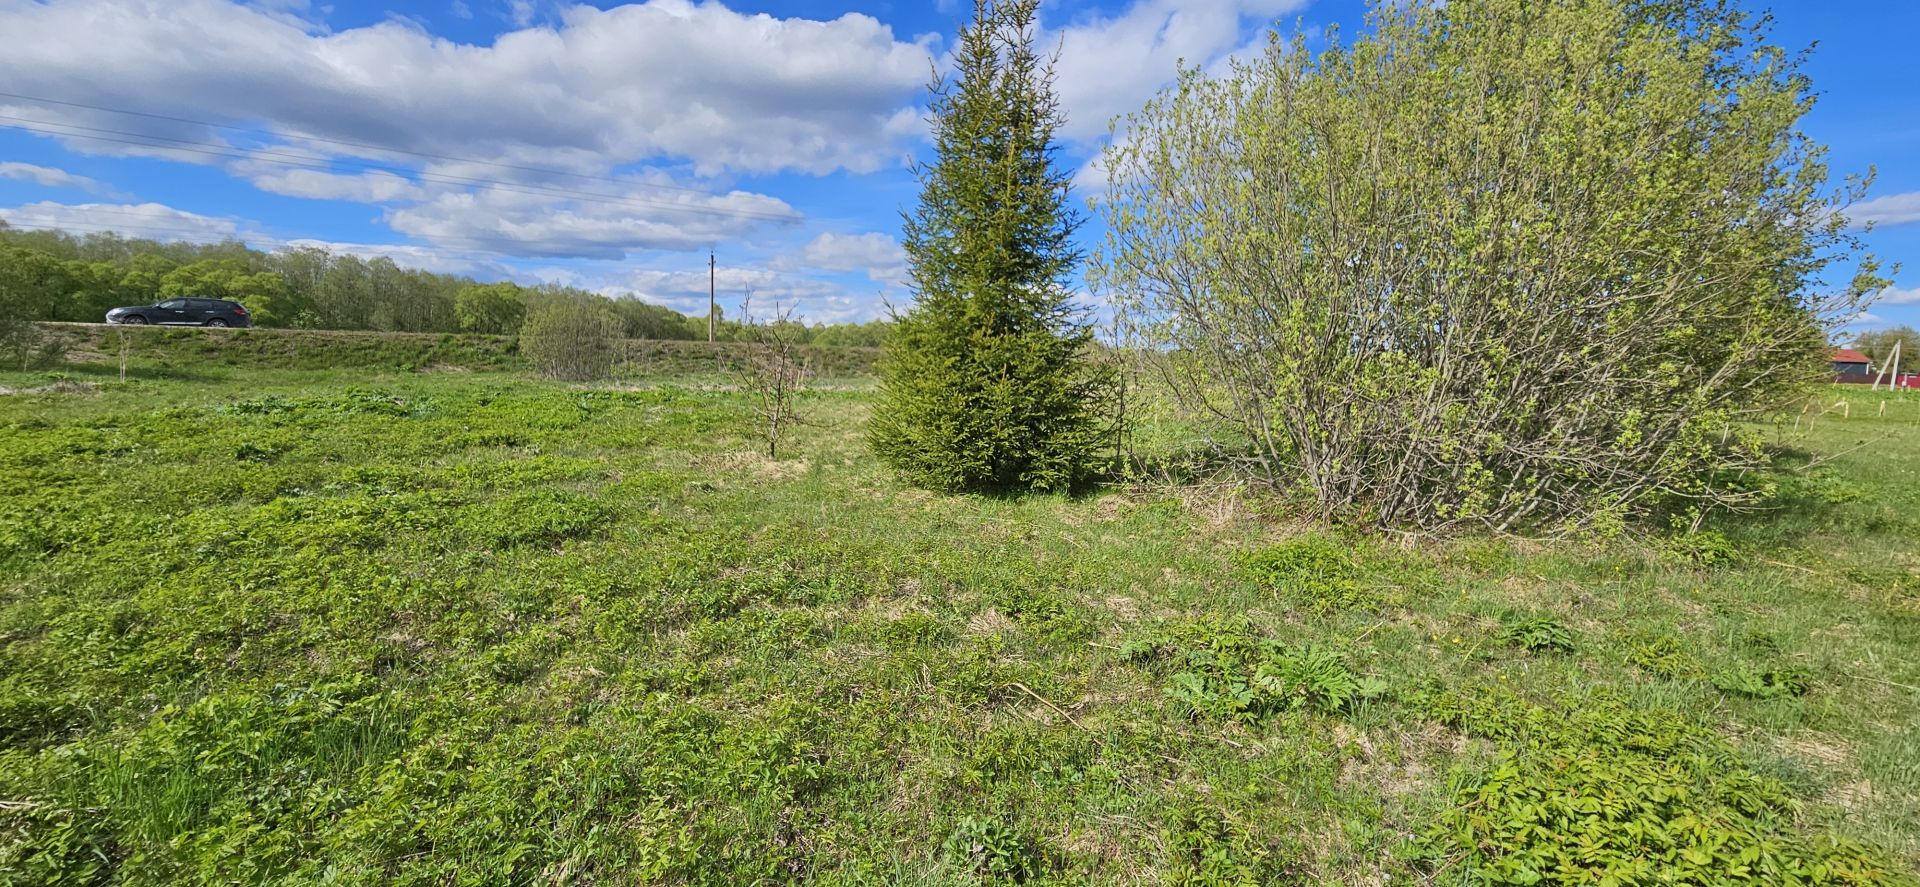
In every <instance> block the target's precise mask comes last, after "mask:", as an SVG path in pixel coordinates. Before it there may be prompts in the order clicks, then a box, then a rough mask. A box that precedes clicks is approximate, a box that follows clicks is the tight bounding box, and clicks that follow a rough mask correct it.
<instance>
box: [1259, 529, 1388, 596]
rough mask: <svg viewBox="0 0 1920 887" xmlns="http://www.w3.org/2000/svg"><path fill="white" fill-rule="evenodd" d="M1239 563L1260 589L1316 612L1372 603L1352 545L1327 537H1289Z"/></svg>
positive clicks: (1370, 593) (1369, 590) (1369, 591)
mask: <svg viewBox="0 0 1920 887" xmlns="http://www.w3.org/2000/svg"><path fill="white" fill-rule="evenodd" d="M1240 565H1241V568H1242V569H1243V570H1244V571H1245V572H1246V573H1247V575H1248V576H1249V577H1250V578H1251V579H1252V580H1253V581H1254V582H1255V583H1257V584H1259V585H1260V587H1261V588H1264V589H1267V590H1269V591H1272V592H1274V593H1277V594H1279V595H1281V596H1282V597H1284V598H1287V599H1289V600H1292V601H1294V602H1296V603H1300V604H1302V605H1305V606H1306V607H1308V608H1310V609H1312V610H1314V611H1315V612H1321V613H1324V612H1327V611H1329V610H1345V609H1352V608H1355V607H1359V606H1362V605H1368V604H1372V603H1375V599H1374V595H1373V593H1372V591H1371V589H1369V588H1368V587H1367V586H1366V585H1365V584H1363V583H1362V581H1361V578H1360V569H1359V567H1358V566H1357V565H1356V564H1355V563H1354V560H1353V551H1352V549H1351V547H1349V546H1347V545H1344V544H1342V543H1341V542H1340V541H1339V540H1336V539H1332V538H1329V537H1326V536H1302V537H1300V538H1298V539H1289V540H1287V541H1285V542H1282V543H1280V544H1278V545H1273V546H1270V547H1267V548H1264V549H1261V550H1259V551H1255V552H1253V553H1251V554H1248V555H1246V556H1244V557H1242V558H1241V560H1240Z"/></svg>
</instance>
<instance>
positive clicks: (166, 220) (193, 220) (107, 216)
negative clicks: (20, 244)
mask: <svg viewBox="0 0 1920 887" xmlns="http://www.w3.org/2000/svg"><path fill="white" fill-rule="evenodd" d="M0 219H4V220H5V221H6V222H7V224H9V225H18V226H21V227H26V228H57V229H60V230H63V231H67V232H69V233H73V234H94V233H99V232H103V231H117V232H119V233H121V234H123V235H125V236H127V237H132V238H140V239H144V240H184V241H190V242H195V243H217V242H219V241H222V240H235V239H240V238H241V237H242V224H241V222H239V221H238V220H235V219H222V218H215V217H213V216H203V215H200V214H199V213H191V212H187V211H186V210H181V209H174V208H173V207H170V206H166V205H163V204H159V203H137V204H135V203H80V204H67V203H54V202H52V201H41V202H39V203H29V204H26V205H23V206H15V207H0Z"/></svg>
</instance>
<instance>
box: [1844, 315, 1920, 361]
mask: <svg viewBox="0 0 1920 887" xmlns="http://www.w3.org/2000/svg"><path fill="white" fill-rule="evenodd" d="M1895 345H1899V346H1900V368H1901V370H1902V371H1903V372H1904V371H1905V370H1906V369H1907V368H1908V367H1920V331H1916V330H1915V329H1914V328H1913V327H1910V326H1906V325H1904V324H1903V325H1901V326H1895V327H1887V328H1886V329H1878V330H1868V331H1866V332H1864V333H1861V334H1860V335H1858V336H1856V337H1854V340H1853V347H1855V348H1858V349H1860V351H1861V353H1863V354H1865V355H1866V356H1867V357H1869V358H1871V359H1872V360H1873V364H1874V366H1873V369H1874V371H1875V372H1879V371H1880V369H1881V368H1882V366H1885V367H1886V368H1888V369H1891V368H1892V361H1893V348H1894V346H1895Z"/></svg>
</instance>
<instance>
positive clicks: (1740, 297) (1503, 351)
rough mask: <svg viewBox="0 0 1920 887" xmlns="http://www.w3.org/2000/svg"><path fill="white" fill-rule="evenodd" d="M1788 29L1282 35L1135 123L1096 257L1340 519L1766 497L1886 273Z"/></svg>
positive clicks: (1516, 19)
mask: <svg viewBox="0 0 1920 887" xmlns="http://www.w3.org/2000/svg"><path fill="white" fill-rule="evenodd" d="M1767 21H1768V20H1767V18H1766V17H1765V16H1764V15H1761V14H1758V13H1749V12H1748V11H1746V10H1745V9H1744V7H1742V6H1741V5H1739V4H1732V3H1722V2H1715V0H1680V2H1638V0H1549V2H1541V0H1464V2H1459V0H1456V2H1441V0H1415V2H1406V3H1380V4H1376V5H1375V7H1374V12H1373V14H1372V16H1371V17H1370V20H1369V24H1370V25H1371V27H1370V29H1369V30H1368V31H1366V32H1365V33H1364V34H1362V35H1361V36H1360V37H1359V38H1358V39H1356V40H1354V41H1352V42H1351V43H1344V42H1342V41H1340V40H1338V39H1334V40H1330V41H1328V45H1327V46H1326V47H1325V48H1324V49H1321V48H1319V47H1317V46H1311V45H1309V43H1308V40H1307V38H1306V37H1305V36H1304V35H1296V36H1294V37H1293V38H1292V39H1286V38H1284V37H1282V36H1280V35H1278V34H1276V35H1275V36H1274V39H1273V40H1271V41H1270V42H1269V44H1268V45H1267V47H1266V49H1265V52H1264V53H1263V54H1260V55H1258V56H1257V57H1253V58H1250V59H1248V60H1246V61H1241V62H1236V63H1235V64H1233V65H1231V66H1229V67H1228V69H1227V70H1225V71H1224V72H1220V73H1218V74H1215V73H1214V72H1210V71H1208V70H1202V69H1200V68H1197V67H1196V68H1192V69H1189V70H1187V71H1186V72H1184V73H1183V75H1182V77H1181V79H1180V81H1179V83H1178V84H1176V85H1175V86H1172V87H1170V88H1169V89H1168V90H1167V91H1165V92H1164V93H1162V94H1161V95H1160V96H1159V97H1158V98H1156V99H1155V100H1153V101H1152V102H1151V103H1150V104H1149V105H1148V106H1147V107H1146V108H1145V109H1144V110H1142V111H1141V112H1139V113H1138V114H1135V115H1132V116H1131V117H1129V118H1127V119H1126V120H1125V121H1124V122H1123V123H1122V124H1120V125H1119V129H1118V130H1117V132H1118V133H1120V134H1121V135H1122V136H1123V137H1116V138H1115V139H1114V140H1113V146H1112V148H1111V149H1110V150H1109V151H1108V153H1107V155H1106V158H1105V160H1106V167H1107V169H1108V172H1109V178H1110V180H1111V187H1110V189H1109V191H1108V193H1107V196H1106V197H1104V198H1103V199H1102V202H1101V206H1102V210H1103V212H1104V215H1105V219H1106V222H1107V226H1106V227H1107V229H1108V232H1109V235H1108V238H1107V241H1106V243H1105V245H1104V246H1103V247H1102V248H1101V249H1100V250H1099V251H1098V253H1097V255H1096V257H1095V261H1094V262H1093V266H1094V268H1093V270H1094V274H1093V275H1092V276H1093V278H1094V280H1095V281H1096V286H1098V287H1100V288H1102V289H1104V290H1105V291H1108V292H1112V293H1115V294H1117V295H1118V296H1119V297H1120V298H1121V299H1122V302H1123V304H1122V308H1123V311H1124V314H1125V315H1126V317H1127V320H1128V323H1129V328H1130V329H1132V330H1134V331H1136V332H1137V333H1138V335H1139V337H1140V338H1141V340H1142V341H1140V342H1139V345H1140V347H1141V349H1142V351H1143V352H1145V353H1148V354H1151V355H1154V356H1155V358H1156V359H1157V360H1158V362H1159V363H1161V364H1162V365H1163V367H1164V369H1165V370H1166V371H1167V372H1166V374H1165V375H1166V378H1167V379H1168V380H1169V381H1170V382H1171V383H1172V385H1173V386H1174V389H1175V391H1176V393H1177V394H1178V395H1179V396H1180V397H1181V399H1182V401H1183V403H1184V405H1185V406H1187V407H1188V408H1189V409H1190V410H1191V411H1192V412H1193V414H1195V415H1197V416H1200V417H1203V418H1205V419H1207V420H1209V421H1208V424H1210V425H1213V426H1215V427H1216V434H1218V435H1219V436H1220V437H1221V438H1222V439H1226V440H1233V441H1239V442H1242V443H1243V448H1242V449H1241V451H1240V452H1238V453H1237V454H1236V455H1239V456H1242V457H1244V458H1242V459H1240V460H1238V462H1237V464H1240V465H1243V466H1245V467H1246V468H1247V475H1248V477H1249V479H1251V480H1253V481H1256V482H1259V483H1262V484H1266V485H1270V486H1272V487H1276V488H1278V489H1280V490H1282V491H1283V492H1287V493H1292V494H1297V498H1298V499H1299V500H1301V504H1302V506H1303V508H1304V509H1305V510H1307V511H1310V512H1311V513H1312V514H1314V515H1315V516H1318V517H1321V518H1324V519H1329V520H1336V521H1341V522H1349V523H1355V524H1363V525H1393V524H1414V525H1420V526H1426V527H1444V526H1461V525H1465V526H1473V527H1487V528H1494V529H1501V528H1510V527H1515V526H1521V525H1527V526H1534V527H1543V528H1551V529H1557V530H1574V531H1582V532H1592V533H1597V534H1600V535H1610V534H1617V533H1618V532H1620V530H1621V528H1622V527H1623V522H1624V521H1625V520H1626V519H1627V518H1631V517H1634V516H1640V515H1647V514H1653V513H1657V512H1659V511H1661V510H1664V509H1666V508H1669V507H1672V505H1673V503H1676V502H1679V503H1688V504H1702V505H1705V506H1707V507H1712V506H1715V505H1729V504H1736V503H1752V502H1756V501H1758V500H1759V499H1760V498H1761V497H1762V494H1761V492H1760V491H1757V490H1754V489H1751V488H1748V487H1744V486H1743V485H1741V484H1738V483H1734V482H1731V479H1733V478H1737V477H1738V476H1740V475H1744V474H1748V473H1751V472H1754V471H1757V470H1759V469H1760V468H1762V467H1763V466H1764V465H1765V462H1766V459H1767V452H1766V449H1765V448H1764V447H1763V446H1761V445H1760V441H1759V438H1758V437H1757V436H1756V435H1755V434H1754V433H1753V432H1752V429H1753V426H1754V425H1755V424H1756V422H1757V421H1759V420H1763V419H1764V418H1766V417H1767V416H1768V415H1770V414H1771V413H1773V412H1775V411H1777V410H1778V409H1779V408H1780V407H1781V406H1783V405H1784V404H1786V403H1788V402H1789V401H1792V400H1794V399H1795V398H1798V397H1802V396H1804V395H1806V394H1808V393H1810V392H1811V390H1812V386H1813V385H1815V384H1817V383H1819V382H1821V381H1824V380H1827V379H1830V368H1829V365H1828V363H1827V360H1828V357H1827V348H1828V343H1829V334H1830V333H1834V332H1837V330H1835V329H1833V328H1832V327H1833V323H1834V322H1835V320H1836V319H1838V318H1846V317H1852V316H1854V315H1855V313H1856V312H1857V311H1858V310H1859V309H1860V308H1861V306H1862V305H1863V304H1865V303H1866V302H1867V301H1868V299H1869V298H1870V294H1871V293H1873V292H1874V291H1876V290H1877V289H1878V288H1880V287H1881V286H1884V285H1885V281H1884V279H1883V278H1881V277H1880V276H1879V275H1878V266H1877V264H1876V263H1875V262H1874V261H1873V260H1872V259H1871V258H1866V259H1862V260H1860V261H1858V262H1857V263H1856V262H1855V261H1854V260H1855V257H1856V256H1857V255H1858V253H1859V251H1860V250H1861V249H1862V248H1863V243H1862V242H1861V241H1860V240H1859V238H1858V237H1857V236H1856V235H1855V234H1854V233H1850V232H1849V230H1848V222H1847V219H1846V217H1845V207H1846V205H1847V204H1848V202H1850V201H1851V200H1853V199H1856V198H1857V197H1858V195H1859V194H1861V193H1863V192H1862V191H1861V187H1860V183H1858V182H1852V181H1850V182H1849V183H1848V184H1846V185H1845V186H1843V187H1839V188H1830V187H1829V186H1828V171H1827V168H1826V166H1825V164H1824V163H1823V155H1824V149H1823V148H1822V147H1821V146H1820V145H1818V144H1816V143H1814V142H1813V141H1811V140H1810V139H1809V138H1808V137H1807V136H1806V135H1805V133H1804V132H1802V131H1801V129H1800V128H1799V126H1798V124H1799V121H1800V119H1801V118H1802V117H1803V115H1804V114H1805V113H1806V112H1807V110H1808V109H1809V108H1810V107H1811V106H1812V101H1813V90H1812V86H1811V84H1810V83H1809V81H1808V80H1807V78H1806V76H1805V74H1804V72H1803V70H1802V69H1801V67H1800V64H1801V60H1802V58H1803V57H1802V56H1801V55H1798V54H1795V53H1792V52H1788V51H1785V50H1782V49H1780V48H1778V47H1775V46H1771V45H1769V44H1768V43H1767V33H1766V29H1767ZM1463 195H1476V196H1475V197H1474V198H1473V199H1467V198H1465V197H1463ZM1629 220H1630V221H1629ZM1411 281H1418V283H1417V284H1415V283H1410V282H1411ZM1220 426H1224V427H1220Z"/></svg>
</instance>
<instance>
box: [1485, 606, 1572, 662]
mask: <svg viewBox="0 0 1920 887" xmlns="http://www.w3.org/2000/svg"><path fill="white" fill-rule="evenodd" d="M1500 642H1501V643H1503V644H1506V645H1508V646H1511V647H1519V648H1520V649H1522V650H1526V651H1528V652H1530V653H1571V652H1573V651H1574V647H1575V644H1574V639H1573V629H1570V628H1568V627H1567V624H1566V623H1564V622H1561V621H1560V620H1558V619H1555V618H1553V617H1551V616H1528V615H1525V614H1521V613H1515V614H1512V615H1510V616H1508V617H1506V618H1504V619H1502V620H1500Z"/></svg>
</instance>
